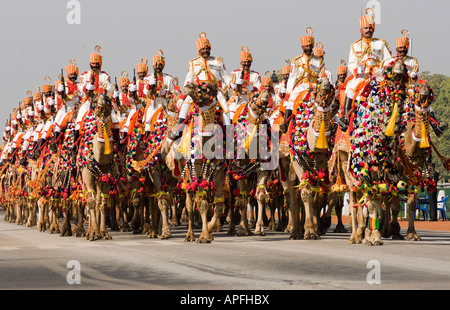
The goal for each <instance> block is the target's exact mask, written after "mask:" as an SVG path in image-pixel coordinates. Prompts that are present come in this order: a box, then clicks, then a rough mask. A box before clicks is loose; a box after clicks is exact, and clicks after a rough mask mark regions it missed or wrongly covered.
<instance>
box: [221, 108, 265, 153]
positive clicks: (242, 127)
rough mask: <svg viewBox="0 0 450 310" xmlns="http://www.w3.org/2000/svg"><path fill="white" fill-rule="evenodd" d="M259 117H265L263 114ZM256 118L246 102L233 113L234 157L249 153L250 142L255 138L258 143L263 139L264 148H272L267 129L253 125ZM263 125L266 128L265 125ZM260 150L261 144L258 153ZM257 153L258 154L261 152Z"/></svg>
mask: <svg viewBox="0 0 450 310" xmlns="http://www.w3.org/2000/svg"><path fill="white" fill-rule="evenodd" d="M261 117H263V118H266V117H265V115H263V116H261ZM256 118H257V116H256V115H254V114H253V113H252V112H251V111H250V108H249V105H248V103H246V104H243V105H241V106H240V107H239V109H238V110H237V111H236V114H235V115H234V118H233V124H234V125H235V132H234V138H235V140H234V141H235V144H234V156H235V158H236V159H240V158H238V157H239V156H242V155H243V154H245V153H246V154H249V152H250V149H249V147H250V144H251V143H252V142H253V141H255V140H258V142H259V143H261V142H263V141H264V142H263V144H264V143H265V144H266V145H265V147H266V149H265V150H267V151H270V149H271V148H272V146H271V141H270V139H271V137H270V136H269V135H268V134H267V130H263V128H264V127H260V126H256V125H255V124H256V123H257V122H256ZM266 121H267V122H269V120H268V119H266ZM258 123H261V121H258ZM265 126H266V128H267V125H265ZM261 150H263V149H262V148H261V145H259V146H258V153H260V152H259V151H261ZM258 155H259V156H260V155H261V154H258ZM227 158H229V157H227Z"/></svg>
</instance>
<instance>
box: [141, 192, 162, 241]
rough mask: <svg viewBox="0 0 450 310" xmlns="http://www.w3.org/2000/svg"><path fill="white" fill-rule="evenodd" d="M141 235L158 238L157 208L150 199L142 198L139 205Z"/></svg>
mask: <svg viewBox="0 0 450 310" xmlns="http://www.w3.org/2000/svg"><path fill="white" fill-rule="evenodd" d="M141 210H142V213H141V217H142V234H143V235H147V236H148V235H153V236H154V237H155V238H157V237H158V219H157V217H158V216H157V207H156V206H155V202H154V200H153V198H152V197H144V196H142V203H141Z"/></svg>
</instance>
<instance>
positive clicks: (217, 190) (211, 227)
mask: <svg viewBox="0 0 450 310" xmlns="http://www.w3.org/2000/svg"><path fill="white" fill-rule="evenodd" d="M224 181H225V171H224V170H220V172H219V173H218V174H217V175H216V179H215V182H214V183H215V184H214V213H213V216H212V218H211V220H210V221H209V223H208V231H209V232H220V231H222V224H221V223H220V219H221V218H222V215H223V206H224V202H225V197H223V193H222V189H223V183H224Z"/></svg>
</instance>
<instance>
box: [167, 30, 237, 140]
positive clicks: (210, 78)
mask: <svg viewBox="0 0 450 310" xmlns="http://www.w3.org/2000/svg"><path fill="white" fill-rule="evenodd" d="M196 45H197V50H198V57H196V58H194V59H192V60H190V61H189V65H188V72H187V74H186V80H185V82H184V86H186V85H187V84H189V83H191V84H197V85H200V84H201V83H214V84H216V86H217V87H218V92H217V101H218V103H219V106H220V108H221V110H222V115H223V121H224V124H225V125H231V119H230V111H229V109H228V102H227V100H226V98H225V96H224V95H223V93H222V90H221V88H222V87H225V86H227V85H229V84H230V80H231V79H230V76H229V75H228V74H227V71H226V68H225V65H224V63H223V61H222V58H221V57H213V56H211V43H210V42H209V40H208V38H207V37H206V34H205V33H204V32H202V33H200V35H199V38H198V39H197V41H196ZM185 99H186V96H185V95H184V94H182V95H181V96H180V99H179V100H178V102H177V108H178V109H179V110H180V113H179V115H178V126H174V127H173V129H172V131H171V132H169V138H170V139H172V140H175V139H178V138H179V137H180V136H181V134H182V132H181V127H180V126H179V125H180V124H183V123H184V122H185V121H186V118H187V117H188V113H189V110H190V107H191V104H192V101H191V100H185Z"/></svg>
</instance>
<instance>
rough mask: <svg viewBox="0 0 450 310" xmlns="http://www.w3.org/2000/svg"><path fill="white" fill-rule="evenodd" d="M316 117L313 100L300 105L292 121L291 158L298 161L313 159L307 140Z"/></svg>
mask: <svg viewBox="0 0 450 310" xmlns="http://www.w3.org/2000/svg"><path fill="white" fill-rule="evenodd" d="M313 116H314V103H313V100H309V101H301V102H300V104H299V105H298V108H297V111H296V115H295V118H294V120H293V121H292V122H293V123H292V125H291V126H292V130H291V139H290V140H291V145H290V149H291V158H293V159H295V160H298V159H300V158H302V157H303V158H306V157H312V156H313V154H312V152H311V151H310V150H309V145H308V140H307V138H306V136H307V132H308V127H309V124H310V122H311V121H312V119H313Z"/></svg>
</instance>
